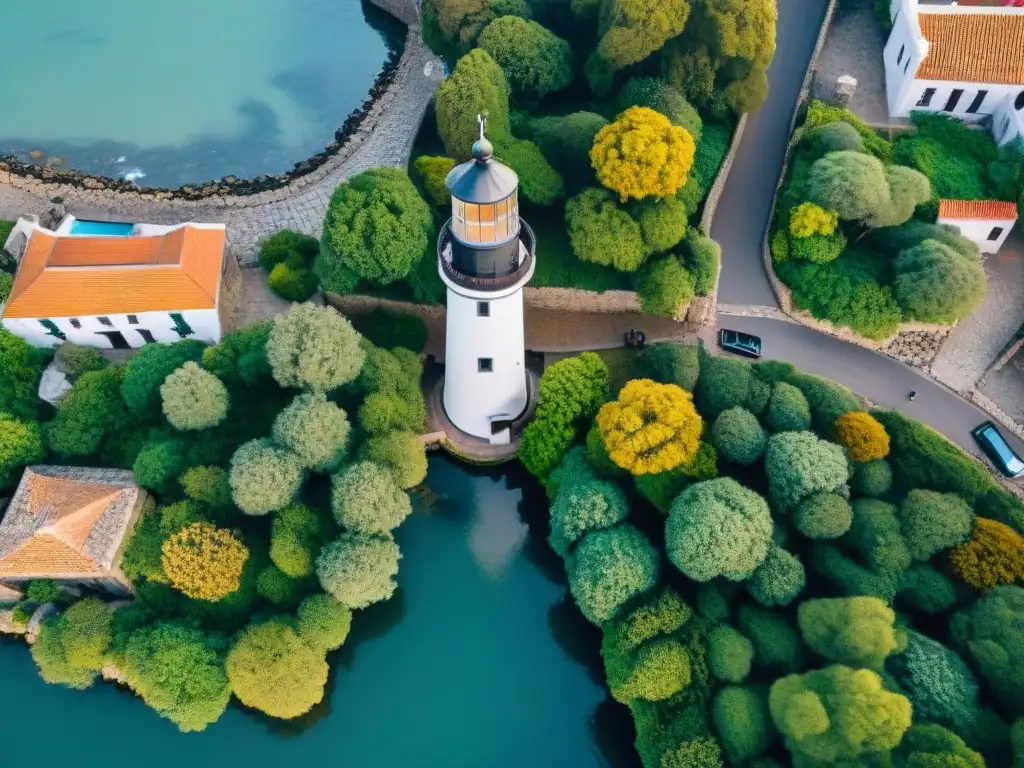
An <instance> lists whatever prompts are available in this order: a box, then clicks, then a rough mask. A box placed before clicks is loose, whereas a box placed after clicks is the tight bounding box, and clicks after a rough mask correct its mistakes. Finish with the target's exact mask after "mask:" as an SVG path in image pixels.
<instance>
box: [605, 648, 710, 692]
mask: <svg viewBox="0 0 1024 768" xmlns="http://www.w3.org/2000/svg"><path fill="white" fill-rule="evenodd" d="M605 650H606V649H605V648H604V647H602V649H601V651H602V653H603V654H604V653H605ZM605 669H606V670H607V672H608V686H609V688H611V692H612V696H613V697H614V698H615V700H616V701H621V702H623V703H626V704H628V703H629V702H630V701H633V700H634V699H645V700H646V701H662V700H664V699H667V698H669V697H670V696H673V695H674V694H676V693H678V692H679V691H681V690H682V689H683V688H685V687H686V686H687V685H689V683H690V658H689V656H687V654H686V649H685V648H684V647H683V646H682V645H681V644H680V643H679V641H678V640H673V639H671V638H665V637H662V638H658V639H655V640H652V641H651V642H649V643H646V644H645V645H643V646H641V647H640V648H639V649H638V650H637V651H636V652H635V653H632V654H629V655H628V656H626V657H623V658H615V655H614V654H613V653H609V654H607V655H605Z"/></svg>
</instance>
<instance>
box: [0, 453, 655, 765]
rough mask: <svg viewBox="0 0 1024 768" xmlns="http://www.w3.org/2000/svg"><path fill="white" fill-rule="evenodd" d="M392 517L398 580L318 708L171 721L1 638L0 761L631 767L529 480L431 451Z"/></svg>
mask: <svg viewBox="0 0 1024 768" xmlns="http://www.w3.org/2000/svg"><path fill="white" fill-rule="evenodd" d="M427 482H428V484H429V486H430V489H431V496H430V498H426V497H422V496H421V497H419V498H418V499H417V501H416V511H415V514H413V516H412V517H410V518H409V519H408V520H407V521H406V522H405V524H404V525H403V526H402V527H401V529H399V531H398V535H397V539H398V543H399V546H400V547H401V551H402V555H403V558H402V562H401V570H400V572H399V576H398V582H399V589H398V591H397V593H396V594H395V597H394V598H393V599H392V600H391V601H389V602H387V603H384V604H379V605H377V606H373V607H371V608H369V609H367V610H365V611H361V612H357V613H356V615H355V617H354V619H353V629H352V634H351V635H350V637H349V639H348V641H347V642H346V644H345V646H344V647H343V648H342V649H341V650H340V651H339V652H337V654H335V655H334V656H333V657H332V658H331V659H330V662H331V668H332V675H331V679H330V682H329V690H328V694H327V696H326V697H325V701H324V703H323V704H322V705H321V706H319V707H318V708H317V709H315V710H314V711H313V712H311V713H310V714H309V715H307V716H306V717H304V718H302V719H300V720H299V721H288V722H282V721H272V720H270V719H269V718H265V717H263V716H260V715H258V714H256V713H252V712H249V711H246V710H243V709H242V708H241V707H240V706H237V705H234V704H233V705H232V706H231V707H230V708H229V709H228V711H227V712H226V713H225V714H224V716H223V717H222V718H221V719H220V720H219V721H218V722H217V723H215V724H214V725H212V726H210V727H209V728H208V729H207V730H206V731H205V732H203V733H200V734H181V733H179V732H178V731H177V729H176V728H175V727H174V726H173V725H171V724H170V723H169V722H168V721H166V720H163V719H161V718H160V717H158V716H157V715H156V714H155V713H153V712H152V711H150V710H149V709H148V708H147V707H146V706H145V705H143V704H142V703H141V702H140V701H139V700H137V699H136V698H135V697H134V696H132V695H131V694H130V693H127V692H125V691H123V690H120V689H118V688H117V687H116V686H114V685H110V684H102V683H99V684H97V685H94V686H93V687H92V688H91V689H90V690H88V691H84V692H82V691H72V690H68V689H65V688H62V687H59V686H53V685H46V684H45V683H43V682H42V680H41V679H40V678H39V677H38V675H37V673H36V669H35V666H34V664H33V662H32V659H31V657H30V656H29V653H28V650H27V647H26V646H25V645H24V644H23V643H21V642H20V641H13V640H11V641H6V642H0V722H2V723H3V724H4V732H5V733H6V734H7V738H5V739H4V745H3V747H2V749H0V766H4V767H6V766H21V765H35V766H39V767H40V768H43V766H56V765H75V766H77V767H78V768H93V766H95V767H96V768H100V767H101V766H107V765H111V764H118V765H138V766H146V768H182V766H186V767H187V768H207V767H209V768H214V767H216V768H224V767H225V766H236V765H237V766H246V768H262V767H263V766H268V767H269V766H273V767H274V768H281V767H282V766H309V765H318V766H339V767H340V766H352V767H353V768H377V767H378V766H380V767H381V768H391V767H392V766H394V767H396V768H398V767H401V768H413V767H415V768H435V767H436V768H462V767H463V766H465V767H466V768H485V767H486V768H547V767H548V766H551V768H568V767H570V766H571V767H572V768H598V767H600V766H609V768H633V766H635V765H636V764H637V763H636V757H635V753H634V752H633V750H632V738H633V736H632V733H631V732H630V728H631V726H630V724H629V716H628V712H627V711H626V709H625V708H624V707H621V706H619V705H618V704H615V703H614V702H612V701H610V699H609V698H608V696H607V693H606V690H605V687H604V683H603V674H602V669H601V661H600V654H599V652H598V648H599V645H600V636H599V633H598V632H597V630H596V629H595V628H594V627H592V626H590V625H589V624H587V623H586V621H585V620H584V619H583V618H582V616H581V615H580V614H579V612H578V611H577V610H576V608H575V606H574V605H573V603H572V600H571V598H569V597H567V595H566V592H567V590H566V586H565V579H564V576H563V572H562V565H561V562H560V561H559V560H558V558H557V557H556V556H555V555H554V554H553V553H552V552H551V550H550V549H549V548H548V546H547V544H546V543H545V541H544V539H543V535H544V531H543V530H542V529H543V522H542V521H543V520H544V518H545V517H546V515H547V511H546V505H545V502H544V497H543V494H542V493H541V492H539V489H538V488H537V487H536V485H535V484H534V483H533V482H532V481H531V480H530V479H529V478H524V477H522V476H520V475H519V474H518V472H514V473H512V474H505V473H496V472H491V473H487V474H481V473H470V472H469V471H467V470H466V469H464V468H462V467H461V466H459V465H456V464H455V463H453V462H450V461H448V460H447V459H445V458H441V457H434V458H431V460H430V472H429V475H428V478H427Z"/></svg>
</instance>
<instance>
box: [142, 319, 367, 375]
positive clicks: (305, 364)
mask: <svg viewBox="0 0 1024 768" xmlns="http://www.w3.org/2000/svg"><path fill="white" fill-rule="evenodd" d="M150 348H151V347H146V349H150ZM365 358H366V354H365V353H364V352H363V349H362V348H361V347H360V345H359V334H357V333H356V332H355V330H354V329H353V328H352V324H351V323H350V322H349V321H348V320H347V319H346V318H345V317H343V316H342V315H340V314H339V313H338V312H336V311H335V310H334V309H331V308H330V307H318V306H316V305H314V304H297V305H294V306H292V308H291V309H290V310H288V311H287V312H285V313H284V314H281V315H277V317H275V318H274V325H273V328H272V329H271V331H270V336H269V337H268V339H267V360H268V361H269V363H270V367H271V369H272V371H273V374H274V379H275V380H276V381H277V383H278V384H280V385H281V386H282V387H296V388H301V389H307V390H312V391H316V392H329V391H331V390H332V389H334V388H336V387H340V386H341V385H342V384H346V383H347V382H349V381H352V380H353V379H354V378H355V377H356V376H358V375H359V371H360V369H361V368H362V367H363V361H364V360H365Z"/></svg>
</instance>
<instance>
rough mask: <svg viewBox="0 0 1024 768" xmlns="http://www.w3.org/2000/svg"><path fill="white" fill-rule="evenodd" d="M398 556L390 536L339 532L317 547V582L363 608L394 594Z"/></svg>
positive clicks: (352, 604) (342, 600) (344, 599)
mask: <svg viewBox="0 0 1024 768" xmlns="http://www.w3.org/2000/svg"><path fill="white" fill-rule="evenodd" d="M400 558H401V554H400V553H399V551H398V545H397V544H395V542H394V540H393V539H392V538H391V537H390V536H376V535H367V534H361V533H343V534H342V535H341V536H340V537H338V538H337V539H336V540H335V541H333V542H331V543H330V544H328V545H327V546H326V547H324V548H323V550H321V552H320V556H319V557H318V558H317V561H316V573H317V577H318V578H319V579H320V586H322V587H323V588H324V591H325V592H327V593H329V594H331V595H332V596H334V598H335V599H336V600H338V601H339V602H341V603H342V604H344V605H347V606H348V607H349V608H365V607H366V606H368V605H371V604H372V603H378V602H380V601H381V600H387V599H389V598H390V597H391V595H393V594H394V592H395V588H396V587H397V586H398V585H397V583H396V582H395V578H394V577H395V574H397V573H398V561H399V559H400Z"/></svg>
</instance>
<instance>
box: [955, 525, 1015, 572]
mask: <svg viewBox="0 0 1024 768" xmlns="http://www.w3.org/2000/svg"><path fill="white" fill-rule="evenodd" d="M949 538H952V535H950V537H949ZM949 564H950V566H951V567H952V569H953V573H955V574H956V575H957V576H959V577H960V578H961V579H962V580H963V581H964V582H965V583H967V584H970V585H971V586H972V587H974V588H975V589H991V588H992V587H995V586H997V585H999V584H1013V583H1015V582H1018V581H1020V580H1022V579H1024V536H1021V535H1020V534H1019V533H1017V532H1016V531H1015V530H1013V529H1012V528H1010V527H1009V526H1006V525H1003V524H1002V523H1000V522H997V521H996V520H987V519H985V518H983V517H982V518H978V520H977V521H976V522H975V523H974V534H973V535H972V536H971V539H970V541H968V542H967V543H966V544H963V545H961V546H959V547H957V548H956V549H954V550H953V551H952V552H950V553H949Z"/></svg>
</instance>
